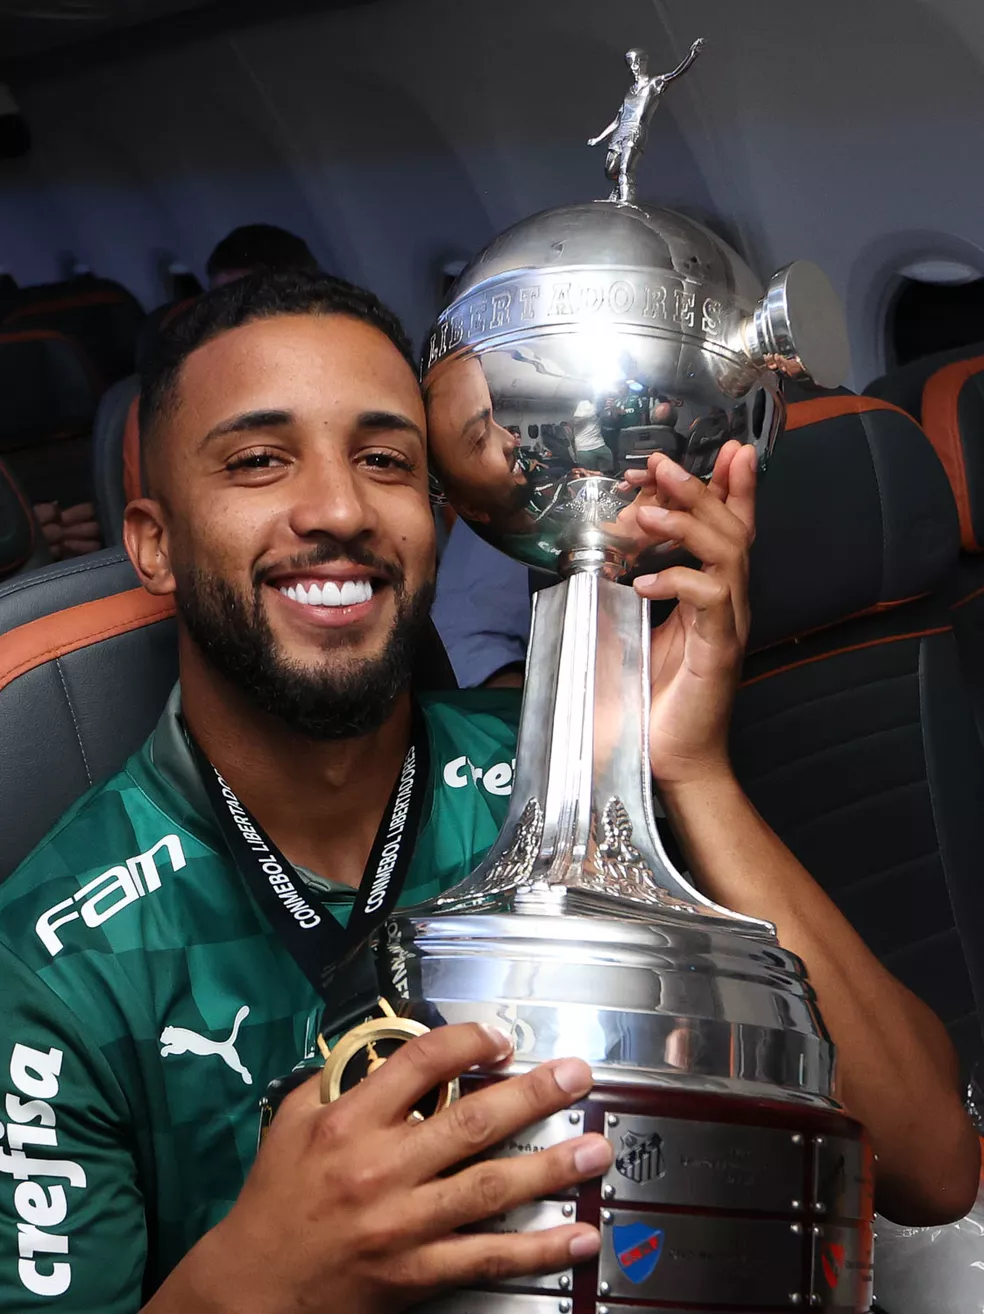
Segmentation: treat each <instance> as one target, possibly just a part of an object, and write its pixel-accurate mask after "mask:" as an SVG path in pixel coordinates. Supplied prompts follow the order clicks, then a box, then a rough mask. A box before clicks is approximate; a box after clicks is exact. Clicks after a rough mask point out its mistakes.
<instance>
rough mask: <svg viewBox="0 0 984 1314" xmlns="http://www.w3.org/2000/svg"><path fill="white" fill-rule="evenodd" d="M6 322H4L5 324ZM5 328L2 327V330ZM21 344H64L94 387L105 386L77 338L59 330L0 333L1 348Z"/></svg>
mask: <svg viewBox="0 0 984 1314" xmlns="http://www.w3.org/2000/svg"><path fill="white" fill-rule="evenodd" d="M5 322H6V321H4V323H5ZM2 327H3V326H0V329H2ZM21 342H62V343H64V344H65V345H66V346H67V347H68V348H69V349H70V350H71V352H72V354H73V355H74V356H75V357H76V359H77V360H78V361H79V364H80V365H81V366H82V368H83V369H84V370H85V372H86V375H87V376H88V379H89V382H90V383H91V384H92V385H93V387H95V388H97V389H99V388H102V387H103V386H104V383H103V380H102V378H101V377H100V374H99V371H98V370H97V369H96V367H95V365H93V363H92V361H91V360H90V359H89V353H88V352H87V351H86V349H85V348H84V347H83V346H82V343H81V342H79V340H78V339H77V338H73V337H72V336H71V334H69V333H62V332H60V331H59V330H58V329H45V328H40V329H13V330H11V331H10V332H2V331H0V347H7V346H17V345H18V344H19V343H21Z"/></svg>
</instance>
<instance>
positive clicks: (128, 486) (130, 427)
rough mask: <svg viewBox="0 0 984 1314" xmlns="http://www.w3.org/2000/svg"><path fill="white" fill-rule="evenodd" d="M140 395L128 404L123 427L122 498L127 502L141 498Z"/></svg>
mask: <svg viewBox="0 0 984 1314" xmlns="http://www.w3.org/2000/svg"><path fill="white" fill-rule="evenodd" d="M139 412H140V394H139V393H138V394H137V396H136V397H134V399H133V401H132V402H130V405H129V408H128V410H127V413H126V424H125V425H124V426H123V496H124V497H125V498H126V500H127V502H135V501H136V500H137V498H138V497H143V473H142V471H141V469H140V425H139V423H138V416H139Z"/></svg>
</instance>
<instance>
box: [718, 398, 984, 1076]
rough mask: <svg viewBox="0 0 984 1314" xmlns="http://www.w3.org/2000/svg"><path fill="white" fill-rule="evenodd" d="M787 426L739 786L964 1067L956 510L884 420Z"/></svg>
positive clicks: (922, 445) (973, 925)
mask: <svg viewBox="0 0 984 1314" xmlns="http://www.w3.org/2000/svg"><path fill="white" fill-rule="evenodd" d="M789 411H790V425H789V432H788V433H787V434H786V435H785V436H784V437H783V438H781V439H780V442H779V443H778V444H777V447H776V451H775V454H774V458H773V461H772V464H771V466H770V469H769V471H768V474H767V476H766V478H765V479H764V481H763V484H762V489H761V494H760V499H759V537H758V539H757V541H756V543H755V546H754V549H753V556H752V576H751V592H752V614H753V627H754V628H753V638H752V651H751V652H750V655H749V657H748V658H747V661H746V665H745V671H744V681H743V684H742V687H741V690H740V692H739V695H738V698H737V703H736V709H735V716H734V723H733V752H734V760H735V764H736V769H737V771H738V774H739V778H740V779H741V781H742V783H743V785H744V787H745V789H746V790H747V792H748V794H749V796H750V797H751V799H752V801H753V802H754V804H755V805H756V807H757V808H758V809H759V811H760V812H761V813H762V815H763V816H764V817H765V818H766V820H767V821H768V822H769V824H770V825H771V826H772V827H773V828H774V829H775V830H776V832H777V833H778V834H779V835H780V836H781V838H782V839H783V840H784V841H785V842H786V843H787V844H788V845H789V847H790V848H791V849H792V851H793V852H794V853H795V854H796V856H797V857H798V858H799V859H800V861H801V862H802V863H803V864H804V866H805V867H806V868H807V869H808V870H809V871H810V872H811V873H812V874H813V876H814V877H815V879H816V880H817V881H818V882H819V883H820V885H821V886H822V887H823V888H824V890H826V892H827V893H828V894H829V895H830V896H831V897H832V898H833V899H834V901H835V902H836V903H837V904H838V906H839V907H840V908H841V910H842V911H843V912H844V914H845V916H846V917H847V918H848V920H849V921H850V922H851V923H852V924H853V925H854V926H855V927H856V929H857V930H858V931H859V933H860V934H861V935H862V936H863V938H864V939H865V940H866V942H867V943H868V945H869V947H870V948H871V949H872V950H873V952H875V953H876V954H877V955H878V957H879V958H881V960H882V961H883V962H884V963H885V964H886V965H887V966H888V967H889V969H890V970H891V971H892V972H893V973H894V974H895V975H896V976H897V977H898V978H899V979H900V980H901V981H902V982H903V983H904V984H905V985H907V986H908V987H909V988H910V989H912V990H913V991H914V992H915V993H916V994H917V995H919V996H920V997H921V998H923V999H924V1000H925V1001H926V1002H927V1003H928V1004H929V1005H930V1007H932V1008H933V1009H934V1010H935V1011H936V1012H937V1013H938V1015H939V1016H940V1017H941V1018H942V1019H943V1021H944V1022H945V1023H946V1025H947V1026H948V1028H949V1029H950V1032H951V1034H952V1036H953V1038H954V1041H955V1043H956V1044H957V1046H958V1049H959V1051H960V1054H961V1059H962V1061H963V1063H964V1065H965V1067H966V1068H969V1067H970V1066H971V1065H972V1064H973V1063H974V1062H975V1061H976V1060H977V1058H978V1057H979V1056H980V1055H981V1052H982V1041H981V1029H980V1015H981V1014H980V1009H981V1005H982V1004H984V881H981V880H980V879H979V869H980V855H981V854H982V853H984V806H982V800H984V750H982V746H981V744H980V742H979V740H978V739H977V736H976V734H975V733H974V728H973V723H972V718H971V714H970V699H969V694H968V691H967V688H966V685H965V683H964V681H963V679H962V676H961V670H960V662H959V658H958V652H957V647H956V643H955V640H954V634H953V627H952V622H951V617H950V614H949V611H948V607H947V603H946V599H945V597H944V596H943V595H941V593H940V590H942V589H945V588H946V587H947V586H948V583H949V580H950V577H951V574H952V571H953V569H954V567H955V565H956V561H957V556H958V548H959V531H958V520H957V512H956V508H955V506H954V503H953V499H952V496H951V494H950V489H949V485H948V482H947V479H946V475H945V474H944V471H943V468H942V466H941V464H940V462H939V460H938V458H937V457H936V455H935V453H934V451H933V449H932V447H931V445H930V443H929V442H928V441H927V439H926V437H925V435H924V434H923V433H922V431H921V429H920V428H919V426H918V425H917V424H916V423H915V421H913V420H912V419H911V418H910V417H908V416H907V415H905V414H904V413H903V412H901V411H899V410H898V409H896V408H894V407H891V406H888V405H887V404H885V403H882V402H878V401H876V400H875V399H870V398H863V397H862V398H848V397H844V398H832V399H827V400H822V401H816V402H804V403H800V404H798V405H795V406H791V407H790V408H789Z"/></svg>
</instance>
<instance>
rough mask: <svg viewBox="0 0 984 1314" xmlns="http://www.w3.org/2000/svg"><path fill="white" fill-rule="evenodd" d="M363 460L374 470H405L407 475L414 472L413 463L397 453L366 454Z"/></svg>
mask: <svg viewBox="0 0 984 1314" xmlns="http://www.w3.org/2000/svg"><path fill="white" fill-rule="evenodd" d="M362 459H363V460H364V461H365V463H366V465H368V466H369V467H370V468H371V469H373V470H404V471H406V473H407V474H413V471H414V465H413V463H412V462H411V461H408V460H407V458H406V457H405V456H399V455H398V454H397V453H396V452H366V453H365V455H364V456H363V458H362Z"/></svg>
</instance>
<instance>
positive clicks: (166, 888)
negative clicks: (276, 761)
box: [0, 691, 519, 1314]
mask: <svg viewBox="0 0 984 1314" xmlns="http://www.w3.org/2000/svg"><path fill="white" fill-rule="evenodd" d="M424 711H425V716H426V720H427V725H428V729H429V733H430V741H431V776H432V790H431V799H430V804H429V806H428V807H427V811H426V814H425V821H424V825H423V827H422V830H421V834H420V837H419V841H418V844H417V847H416V850H415V853H414V859H413V864H412V867H411V872H410V876H409V878H408V881H407V885H406V888H405V890H404V892H403V897H402V899H401V902H402V903H404V904H410V903H417V902H420V901H421V900H423V899H427V898H429V897H431V896H432V895H434V894H436V893H438V892H439V891H440V890H442V889H445V888H447V887H448V886H449V885H452V884H454V882H455V881H457V880H459V879H460V878H461V877H462V876H463V875H464V874H466V873H467V872H468V871H469V870H470V869H471V868H472V867H473V866H474V865H475V864H476V862H477V861H478V859H479V858H480V857H481V855H482V854H483V853H484V852H485V851H486V849H487V848H488V847H489V845H490V844H491V843H492V841H493V840H494V838H495V836H496V835H497V834H498V831H499V827H500V825H501V823H502V821H503V819H504V816H505V811H506V807H507V805H508V802H509V799H508V793H507V792H506V791H507V789H508V783H504V781H507V778H508V781H511V776H510V770H509V768H510V765H511V760H512V758H513V755H514V753H515V739H516V725H517V720H518V713H519V699H518V697H517V696H516V694H515V693H514V692H510V691H489V692H463V693H460V694H450V695H440V696H435V697H432V698H430V699H425V700H424ZM155 733H156V734H160V733H161V728H160V727H159V729H158V731H157V732H155ZM486 777H488V780H489V781H490V782H491V786H490V787H489V786H487V784H486ZM191 792H192V793H194V791H191ZM168 837H171V838H168ZM161 841H165V842H164V843H163V844H162V843H161ZM155 846H157V847H156V850H155ZM147 854H150V855H151V856H150V857H149V858H144V860H143V861H140V860H139V859H140V855H147ZM128 860H129V861H128ZM100 878H101V879H100ZM90 885H91V888H90V889H86V887H87V886H90ZM326 901H328V902H331V903H334V904H335V905H336V906H338V908H339V909H340V910H342V911H343V912H344V911H345V910H346V908H347V907H349V906H350V904H351V897H350V896H349V899H348V900H347V901H346V897H345V896H344V895H328V896H326ZM0 983H2V984H0V990H2V994H0V1000H2V1006H0V1094H2V1095H3V1096H5V1097H7V1102H6V1112H5V1114H0V1118H4V1117H5V1122H3V1123H2V1124H0V1125H2V1126H3V1128H4V1133H5V1134H4V1135H3V1136H0V1309H2V1310H4V1311H6V1312H7V1314H17V1312H18V1311H21V1310H35V1309H42V1308H44V1309H52V1310H55V1311H58V1312H59V1314H61V1312H62V1311H73V1312H74V1311H79V1312H80V1314H81V1311H85V1312H86V1314H94V1312H96V1311H98V1314H124V1311H126V1312H127V1314H132V1312H133V1311H136V1310H137V1309H138V1308H139V1307H140V1304H141V1302H142V1301H143V1300H146V1299H147V1298H148V1297H149V1295H150V1294H151V1293H152V1292H153V1290H154V1289H155V1288H156V1287H157V1286H158V1285H159V1284H160V1282H161V1281H162V1280H163V1278H164V1277H165V1276H166V1274H167V1273H168V1272H169V1271H170V1269H171V1268H173V1267H174V1265H175V1264H176V1263H177V1262H178V1261H179V1260H180V1259H181V1257H182V1256H183V1255H184V1254H185V1252H186V1251H187V1250H188V1249H189V1248H190V1247H191V1245H192V1244H193V1243H194V1242H195V1241H196V1240H197V1238H198V1237H200V1236H201V1235H202V1233H203V1232H205V1231H206V1230H207V1229H208V1228H210V1227H212V1226H213V1225H214V1224H215V1223H216V1222H218V1221H219V1220H220V1219H221V1218H222V1217H223V1216H224V1214H225V1213H226V1212H227V1211H228V1209H229V1206H230V1205H231V1203H232V1201H233V1200H234V1199H235V1197H236V1195H237V1194H238V1192H239V1189H240V1187H241V1185H242V1182H243V1179H244V1177H245V1175H246V1173H247V1172H248V1170H249V1167H250V1164H251V1162H252V1159H253V1155H254V1151H255V1146H256V1130H257V1102H258V1100H259V1098H260V1096H261V1095H262V1093H263V1091H264V1090H265V1088H266V1086H267V1083H268V1082H269V1081H270V1080H272V1079H273V1078H274V1077H278V1076H282V1075H284V1074H285V1073H287V1072H289V1071H290V1070H291V1069H292V1068H293V1067H294V1066H295V1065H296V1064H297V1062H298V1061H299V1060H300V1059H301V1058H302V1057H304V1056H305V1055H306V1054H309V1053H310V1051H311V1046H312V1041H313V1038H314V1025H315V1021H316V1018H317V1015H318V1011H319V1006H318V1000H317V998H316V996H315V994H314V993H313V991H312V989H311V987H310V986H309V984H308V982H307V980H306V978H305V977H304V976H303V975H302V973H301V972H300V970H299V969H298V968H297V967H296V965H295V964H294V962H293V960H292V959H291V958H290V957H289V955H288V954H287V953H286V951H285V950H284V949H283V948H282V947H281V945H280V943H279V941H278V940H277V938H276V937H275V935H274V933H273V932H272V931H271V929H270V927H269V926H268V924H267V923H266V921H265V920H264V918H263V917H262V915H261V914H260V913H259V911H258V909H257V908H256V906H255V905H254V903H253V901H252V898H251V896H250V895H249V894H248V893H247V891H246V889H245V886H244V885H243V883H242V880H241V878H240V876H239V874H238V872H237V871H236V869H235V867H234V866H233V865H232V864H231V862H230V860H229V858H228V857H227V855H226V853H225V851H224V849H223V846H222V841H221V839H220V837H219V835H218V833H217V831H216V829H215V827H214V824H213V822H212V821H211V819H210V818H209V817H208V816H206V815H203V813H202V812H201V811H200V810H198V808H197V807H196V806H195V805H193V803H192V802H191V801H190V800H189V798H188V796H187V793H186V792H182V791H181V790H179V789H177V788H176V787H175V786H174V782H173V778H168V777H166V776H165V775H163V774H162V773H161V771H159V770H158V769H157V766H156V765H155V757H154V736H152V737H151V739H150V740H149V741H148V743H147V744H146V745H145V746H144V748H143V749H141V751H140V752H139V753H137V754H136V755H135V756H134V757H133V758H131V759H130V761H129V762H128V763H127V765H126V767H125V768H124V770H123V771H121V772H120V773H119V775H117V776H115V777H114V778H113V779H112V780H110V781H108V782H107V783H106V784H104V785H102V786H100V787H98V788H97V789H95V790H93V791H92V792H90V793H89V794H88V795H87V796H86V797H85V798H84V799H82V800H81V802H80V803H79V804H77V805H76V807H75V808H73V809H72V810H71V811H70V812H69V813H68V814H67V815H66V816H65V817H64V818H63V820H62V821H61V822H60V823H59V825H58V826H57V827H56V828H55V829H54V830H53V831H52V832H51V834H50V835H49V836H48V837H47V838H46V839H45V840H44V841H43V842H42V844H41V845H40V846H39V847H38V848H37V849H36V850H35V851H34V853H33V854H32V855H31V856H30V857H29V858H28V859H27V860H26V861H25V862H24V864H23V865H22V866H21V867H20V869H19V870H18V871H17V872H16V873H15V874H14V875H13V876H12V877H11V878H10V879H9V880H8V881H6V882H5V883H4V884H3V885H2V886H0ZM244 1009H248V1013H245V1015H243V1013H244ZM237 1015H241V1016H240V1026H239V1030H238V1033H237V1034H236V1035H235V1037H234V1038H233V1036H232V1032H233V1027H234V1023H235V1022H236V1019H237ZM171 1029H173V1030H171ZM230 1041H232V1043H231V1044H230ZM162 1050H163V1051H164V1052H163V1053H162ZM32 1101H34V1103H32ZM5 1147H6V1148H5ZM42 1161H43V1162H42ZM51 1161H58V1162H51ZM66 1165H67V1166H66ZM46 1167H48V1168H50V1171H49V1172H47V1173H46V1172H45V1168H46ZM82 1174H84V1180H85V1184H84V1185H80V1184H79V1182H80V1181H81V1176H82Z"/></svg>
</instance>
